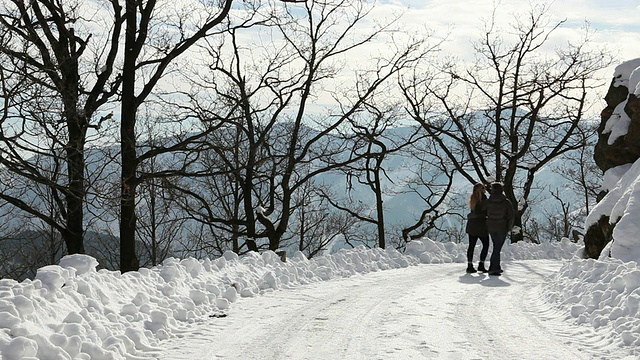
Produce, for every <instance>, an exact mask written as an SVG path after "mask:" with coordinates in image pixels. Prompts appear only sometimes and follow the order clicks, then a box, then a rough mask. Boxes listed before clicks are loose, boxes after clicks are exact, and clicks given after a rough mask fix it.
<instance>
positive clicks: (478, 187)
mask: <svg viewBox="0 0 640 360" xmlns="http://www.w3.org/2000/svg"><path fill="white" fill-rule="evenodd" d="M483 196H484V185H483V184H481V183H477V184H475V185H473V192H472V193H471V196H470V197H469V207H470V208H471V210H473V209H475V207H476V205H478V204H479V203H480V202H481V201H482V197H483Z"/></svg>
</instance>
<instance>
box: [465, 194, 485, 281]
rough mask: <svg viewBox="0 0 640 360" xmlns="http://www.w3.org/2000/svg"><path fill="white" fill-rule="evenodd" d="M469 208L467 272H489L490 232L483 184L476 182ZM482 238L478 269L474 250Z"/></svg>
mask: <svg viewBox="0 0 640 360" xmlns="http://www.w3.org/2000/svg"><path fill="white" fill-rule="evenodd" d="M469 208H470V209H471V212H470V213H469V215H467V227H466V232H467V234H469V248H467V273H475V272H477V271H482V272H487V269H486V268H485V267H484V262H485V260H486V259H487V253H488V252H489V232H488V231H487V196H486V195H485V187H484V185H483V184H480V183H478V184H475V185H474V186H473V192H472V193H471V196H470V197H469ZM478 239H480V242H482V250H480V263H478V270H477V271H476V269H474V268H473V252H474V250H475V247H476V243H477V242H478Z"/></svg>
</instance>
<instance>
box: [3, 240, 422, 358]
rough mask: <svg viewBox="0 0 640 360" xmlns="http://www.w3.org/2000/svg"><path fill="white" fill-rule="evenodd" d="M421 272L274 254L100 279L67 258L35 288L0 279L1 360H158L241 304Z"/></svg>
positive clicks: (82, 259) (383, 254) (43, 272)
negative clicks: (189, 330) (186, 333)
mask: <svg viewBox="0 0 640 360" xmlns="http://www.w3.org/2000/svg"><path fill="white" fill-rule="evenodd" d="M417 263H418V261H417V260H416V259H415V258H413V257H409V256H405V255H403V254H401V253H399V252H398V251H396V250H393V249H391V250H381V249H371V250H366V251H365V250H363V249H359V250H351V251H340V252H338V253H336V254H334V255H330V256H326V257H319V258H317V259H311V260H307V259H306V258H305V257H304V255H302V254H301V253H298V254H295V255H294V256H292V257H291V258H290V259H289V260H288V261H287V262H286V263H283V262H281V261H280V258H279V257H278V256H277V255H276V254H275V253H273V252H266V253H263V254H261V255H259V254H257V253H250V254H247V255H245V256H243V257H241V258H239V257H238V256H237V255H236V254H234V253H231V252H229V253H226V254H224V256H222V257H220V258H218V259H215V260H210V259H205V260H196V259H193V258H189V259H184V260H178V259H173V258H171V259H167V260H166V261H165V262H164V263H163V264H162V265H161V266H157V267H155V268H152V269H144V268H143V269H140V271H139V272H129V273H125V274H120V273H119V272H113V271H107V270H100V271H96V266H97V265H98V264H97V262H96V261H95V259H93V258H91V257H89V256H86V255H73V256H67V257H65V258H63V259H62V261H61V262H60V265H51V266H46V267H43V268H41V269H39V271H38V273H37V276H36V278H35V279H34V280H25V281H23V282H22V283H18V282H16V281H14V280H8V279H3V280H0V353H1V354H2V360H13V359H43V360H45V359H56V360H60V359H142V358H153V357H154V353H157V352H158V351H160V350H161V349H160V348H159V347H158V343H159V341H161V340H163V339H167V338H171V337H174V336H177V335H179V334H180V332H181V331H182V329H184V328H185V327H186V326H188V325H189V324H191V323H193V322H197V321H201V320H202V319H205V318H207V317H209V316H221V315H222V314H223V312H224V310H226V309H227V308H228V307H229V306H230V304H231V303H233V302H234V301H236V300H237V299H238V298H239V297H250V296H254V295H257V294H260V293H263V292H265V291H271V290H274V289H286V288H290V287H294V286H297V285H300V284H306V283H310V282H315V281H323V280H330V279H334V278H339V277H348V276H352V275H355V274H358V273H367V272H371V271H378V270H385V269H393V268H400V267H407V266H410V265H416V264H417Z"/></svg>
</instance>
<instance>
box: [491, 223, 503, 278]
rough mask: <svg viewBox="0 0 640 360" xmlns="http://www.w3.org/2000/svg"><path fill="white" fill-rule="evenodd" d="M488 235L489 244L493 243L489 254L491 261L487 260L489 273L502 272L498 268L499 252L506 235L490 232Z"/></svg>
mask: <svg viewBox="0 0 640 360" xmlns="http://www.w3.org/2000/svg"><path fill="white" fill-rule="evenodd" d="M489 235H491V242H492V243H493V251H492V252H491V259H490V260H489V261H490V263H489V272H491V271H500V270H502V268H501V267H500V251H501V250H502V245H504V241H505V240H506V239H507V234H506V233H498V232H492V233H490V234H489Z"/></svg>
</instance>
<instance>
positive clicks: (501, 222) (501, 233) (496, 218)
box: [487, 182, 514, 276]
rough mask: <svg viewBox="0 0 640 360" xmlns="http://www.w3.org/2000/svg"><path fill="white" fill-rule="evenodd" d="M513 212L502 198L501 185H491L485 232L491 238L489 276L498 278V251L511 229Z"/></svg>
mask: <svg viewBox="0 0 640 360" xmlns="http://www.w3.org/2000/svg"><path fill="white" fill-rule="evenodd" d="M513 220H514V212H513V205H511V201H509V199H507V198H506V197H505V196H504V193H503V189H502V184H501V183H498V182H494V183H492V184H491V195H490V196H489V200H487V230H488V231H489V235H490V236H491V242H492V244H493V251H492V253H491V258H490V263H489V275H491V276H500V274H501V273H502V268H501V267H500V251H501V250H502V245H504V242H505V240H506V239H507V234H508V233H509V231H511V228H513Z"/></svg>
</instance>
